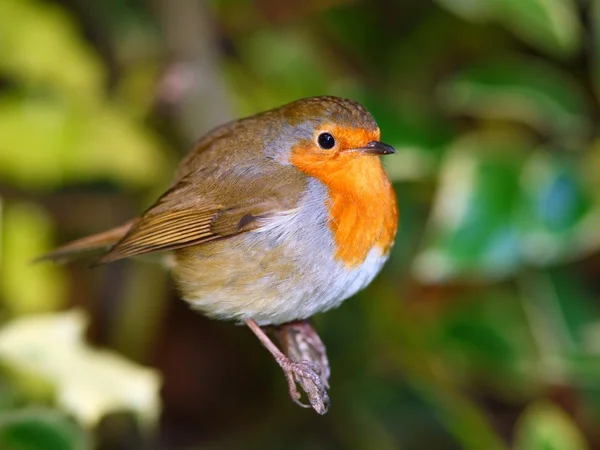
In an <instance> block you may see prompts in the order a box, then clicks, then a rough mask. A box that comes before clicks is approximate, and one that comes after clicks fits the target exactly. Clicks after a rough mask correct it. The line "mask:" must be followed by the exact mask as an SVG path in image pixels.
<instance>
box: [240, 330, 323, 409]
mask: <svg viewBox="0 0 600 450" xmlns="http://www.w3.org/2000/svg"><path fill="white" fill-rule="evenodd" d="M244 322H245V324H246V325H247V326H248V328H250V330H252V332H253V333H254V334H255V335H256V337H258V339H259V340H260V342H261V343H262V344H263V345H264V346H265V348H266V349H267V350H268V351H269V352H270V353H271V354H272V355H273V357H274V358H275V361H277V364H279V366H280V367H281V369H282V370H283V373H284V374H285V378H286V380H287V383H288V389H289V393H290V397H291V398H292V400H293V401H294V402H295V403H297V404H298V405H300V406H302V407H305V408H306V407H309V405H305V404H304V403H302V402H300V392H298V389H297V387H296V381H299V382H300V381H303V380H305V381H307V382H308V383H302V384H303V386H304V385H305V384H306V385H309V386H310V387H311V388H310V389H309V390H307V395H308V398H309V400H310V402H311V405H310V406H312V407H313V408H314V409H315V410H316V411H317V412H318V413H320V414H324V413H325V412H326V411H327V406H328V403H329V398H328V397H327V391H326V389H325V386H324V384H323V381H322V380H321V376H320V372H321V371H320V368H319V367H318V366H317V365H316V364H314V363H312V362H310V361H306V360H303V361H292V360H291V359H290V358H288V357H287V356H286V355H284V354H283V352H282V351H281V350H279V348H278V347H277V346H276V345H275V344H274V343H273V341H271V339H269V337H268V336H267V335H266V333H265V332H264V331H263V329H262V328H261V327H260V326H259V325H258V324H257V323H256V322H255V321H254V320H252V319H247V320H245V321H244Z"/></svg>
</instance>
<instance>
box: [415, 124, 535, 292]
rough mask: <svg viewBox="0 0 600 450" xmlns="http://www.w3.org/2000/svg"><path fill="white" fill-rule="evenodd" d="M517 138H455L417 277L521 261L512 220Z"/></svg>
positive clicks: (495, 271)
mask: <svg viewBox="0 0 600 450" xmlns="http://www.w3.org/2000/svg"><path fill="white" fill-rule="evenodd" d="M526 148H527V146H526V144H525V143H524V142H523V141H522V140H519V139H518V138H512V137H510V136H504V135H489V134H473V135H470V136H468V137H465V138H463V139H460V140H459V141H458V142H456V143H455V144H454V145H453V147H452V149H451V150H450V151H449V154H448V157H447V159H446V161H445V164H444V165H443V167H442V171H441V175H440V177H441V181H440V185H439V187H438V193H437V195H436V198H435V199H434V206H433V213H432V217H431V220H430V223H429V226H428V230H427V236H426V239H425V245H424V248H423V249H422V250H421V252H420V253H419V255H418V256H417V258H416V260H415V265H414V270H415V272H416V274H417V276H418V277H420V278H422V279H424V280H427V281H430V282H440V281H444V280H447V279H449V278H453V277H457V276H467V275H469V276H486V277H503V276H506V275H508V274H510V273H512V272H513V271H514V270H515V269H516V268H517V267H518V265H519V262H520V260H519V251H518V244H519V243H518V235H517V229H516V227H515V225H514V223H513V222H512V221H511V214H512V211H513V208H514V206H515V204H516V202H517V200H518V193H519V191H518V188H519V181H518V180H519V168H520V164H521V162H520V161H521V157H520V154H521V153H523V152H524V151H525V149H526Z"/></svg>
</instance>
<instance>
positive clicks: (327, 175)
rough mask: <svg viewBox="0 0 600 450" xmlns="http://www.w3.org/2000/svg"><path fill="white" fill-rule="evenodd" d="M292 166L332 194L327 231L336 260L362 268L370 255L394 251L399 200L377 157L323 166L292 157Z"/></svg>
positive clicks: (302, 155) (304, 156)
mask: <svg viewBox="0 0 600 450" xmlns="http://www.w3.org/2000/svg"><path fill="white" fill-rule="evenodd" d="M291 162H292V164H294V165H295V166H296V167H298V168H299V169H300V170H302V171H303V172H305V173H307V174H309V175H311V176H314V177H315V178H317V179H319V180H320V181H321V182H323V183H324V184H325V186H327V188H328V190H329V196H330V199H329V210H330V214H331V215H330V221H329V226H330V228H331V231H332V232H333V236H334V239H335V243H336V254H335V258H336V259H337V260H339V261H341V262H343V263H344V265H345V266H346V267H349V268H352V267H357V266H359V265H360V264H361V263H362V262H363V261H364V260H365V259H366V257H367V254H368V253H369V251H370V250H371V249H372V248H374V247H377V248H380V249H381V251H382V254H386V253H387V252H389V250H390V249H391V247H392V244H393V242H394V237H395V235H396V229H397V225H398V210H397V206H396V195H395V193H394V190H393V188H392V185H391V183H390V181H389V179H388V177H387V175H386V173H385V171H384V170H383V167H382V166H381V162H380V161H379V158H378V157H374V156H366V155H359V156H357V155H356V154H352V153H348V154H339V155H337V156H336V157H335V158H331V159H326V160H323V159H322V157H321V156H320V155H319V154H316V153H312V152H292V157H291Z"/></svg>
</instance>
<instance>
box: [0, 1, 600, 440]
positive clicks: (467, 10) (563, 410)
mask: <svg viewBox="0 0 600 450" xmlns="http://www.w3.org/2000/svg"><path fill="white" fill-rule="evenodd" d="M599 71H600V2H598V1H595V0H580V1H577V0H520V1H514V0H469V1H466V0H438V1H420V0H398V1H385V0H373V1H372V0H369V1H367V0H364V1H358V0H356V1H347V0H327V1H320V0H299V1H293V0H253V1H251V0H240V1H236V0H211V1H205V2H203V1H200V0H177V1H173V0H152V1H147V2H145V1H143V0H103V1H91V0H60V1H49V0H48V1H43V0H0V238H1V240H0V244H1V246H0V448H1V449H3V450H4V449H8V450H31V449H41V450H46V449H48V450H50V449H52V450H54V449H57V450H67V449H95V448H97V449H103V450H115V449H123V450H129V449H161V450H162V449H164V450H171V449H215V450H216V449H267V450H268V449H273V450H275V449H298V450H300V449H381V450H386V449H434V448H435V449H444V450H445V449H468V450H501V449H512V448H515V449H521V450H537V449H540V450H541V449H546V450H555V449H556V450H583V449H593V448H600V429H599V428H598V423H599V421H600V389H599V388H600V358H599V357H600V309H599V306H600V304H599V301H600V281H599V280H600V278H599V277H600V254H599V249H600V190H599V188H600V141H599V140H598V138H599V133H598V126H597V124H598V119H599V108H598V98H599V97H598V96H599V94H600V72H599ZM319 94H331V95H342V96H346V97H350V98H353V99H356V100H358V101H360V102H362V103H363V104H365V105H366V106H367V107H368V108H369V109H370V110H371V111H372V113H373V114H374V116H375V117H376V119H377V120H378V122H379V124H380V127H381V129H382V131H383V140H384V141H385V142H388V143H390V144H392V145H394V146H395V147H396V148H397V149H398V154H397V155H395V156H393V157H388V158H385V164H386V166H387V168H388V171H389V174H390V176H391V178H392V179H393V182H394V186H395V188H396V192H397V194H398V202H399V205H400V210H401V227H400V230H399V233H398V237H397V240H396V244H395V248H394V252H393V255H392V257H391V260H390V262H389V264H388V265H387V266H386V268H385V270H384V272H383V273H382V274H381V276H380V277H379V278H378V279H377V280H376V281H375V282H374V283H373V284H372V285H371V286H370V287H369V288H368V289H367V290H365V291H364V292H363V293H361V294H360V295H358V296H357V297H356V298H354V299H352V300H349V301H347V302H346V303H345V304H344V305H343V307H341V308H339V309H338V310H335V311H331V312H329V313H327V314H324V315H321V316H318V317H315V319H314V324H315V326H316V327H317V329H318V330H319V333H320V334H321V336H322V338H323V340H324V341H325V343H326V345H327V347H328V352H329V357H330V361H331V365H332V371H333V376H332V380H331V381H332V389H331V392H330V393H331V397H332V407H331V410H330V412H329V413H328V414H327V415H325V416H323V417H320V416H318V415H317V414H315V413H314V412H312V411H310V410H303V409H300V408H298V407H297V406H295V405H294V404H292V402H291V401H290V399H289V398H288V396H287V389H286V386H285V381H284V379H283V377H282V375H281V373H280V370H279V368H278V367H277V366H276V365H275V364H274V362H273V361H272V359H271V357H270V356H269V355H268V354H267V352H266V351H265V350H264V349H263V348H262V347H261V346H260V344H259V343H258V341H257V340H256V339H255V338H254V337H253V336H251V334H250V333H249V331H248V330H246V329H244V328H243V327H239V326H234V325H233V324H230V323H219V322H214V321H209V320H207V319H205V318H203V317H201V316H200V315H198V314H195V313H193V312H192V311H191V310H190V309H189V308H188V307H187V306H186V305H185V304H184V303H183V302H181V301H180V300H178V299H177V296H176V294H175V293H174V291H173V288H172V286H171V284H170V281H169V278H168V275H167V274H166V273H165V272H164V271H163V270H162V269H161V268H160V267H158V266H157V265H155V264H152V263H146V262H139V261H133V262H131V261H125V262H119V263H116V264H112V265H109V266H103V267H98V268H94V269H90V264H91V263H92V262H93V259H87V260H83V261H80V262H75V263H71V264H68V265H62V266H61V265H52V264H49V263H40V264H35V265H32V264H30V261H31V260H32V259H33V258H35V257H36V256H39V255H40V254H43V253H44V252H46V251H48V250H50V249H52V248H53V247H54V246H56V245H58V244H60V243H63V242H66V241H68V240H69V239H73V238H77V237H81V236H83V235H86V234H90V233H93V232H97V231H101V230H104V229H106V228H109V227H112V226H114V225H116V224H119V223H121V222H122V221H125V220H126V219H128V218H130V217H132V216H135V215H136V214H138V213H139V212H140V211H142V210H143V209H144V208H146V207H147V206H149V205H150V204H151V203H152V201H153V200H154V199H155V198H156V196H157V195H158V194H160V192H161V191H162V190H163V189H164V188H165V187H166V186H167V184H168V181H169V177H170V175H171V173H172V171H173V169H174V167H175V165H176V163H177V161H178V160H179V158H180V157H181V156H182V155H183V154H184V152H185V151H186V150H187V149H189V147H190V145H191V144H192V143H193V142H194V140H195V139H197V138H198V137H200V136H201V135H202V134H203V133H204V132H206V131H208V130H209V129H210V128H211V127H213V126H215V125H218V124H221V123H223V122H224V121H226V120H230V119H232V118H236V117H240V116H243V115H248V114H253V113H255V112H258V111H261V110H264V109H268V108H271V107H275V106H278V105H280V104H283V103H286V102H288V101H292V100H294V99H297V98H299V97H304V96H312V95H319Z"/></svg>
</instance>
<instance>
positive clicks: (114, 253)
mask: <svg viewBox="0 0 600 450" xmlns="http://www.w3.org/2000/svg"><path fill="white" fill-rule="evenodd" d="M258 211H260V209H259V208H256V207H253V208H235V209H225V208H223V207H221V208H215V209H211V210H205V211H196V210H194V209H185V210H177V211H165V212H163V213H159V214H150V215H146V216H144V217H143V218H142V219H141V220H140V221H139V222H138V223H137V224H136V226H134V227H133V228H132V229H131V230H130V231H129V233H127V235H126V236H125V237H124V238H123V239H121V240H120V241H119V242H118V243H117V244H116V245H115V246H114V247H113V248H111V249H110V250H109V251H108V253H106V254H105V255H104V256H103V257H102V258H101V259H100V263H108V262H112V261H116V260H118V259H123V258H129V257H131V256H136V255H141V254H144V253H150V252H157V251H166V250H175V249H178V248H182V247H187V246H190V245H197V244H202V243H204V242H208V241H212V240H213V239H218V238H222V237H226V236H230V235H233V234H237V233H241V232H244V231H249V230H252V229H254V228H256V227H257V226H258V222H257V220H256V219H257V218H259V217H265V216H266V215H268V213H265V214H261V213H258V214H257V212H258Z"/></svg>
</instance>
